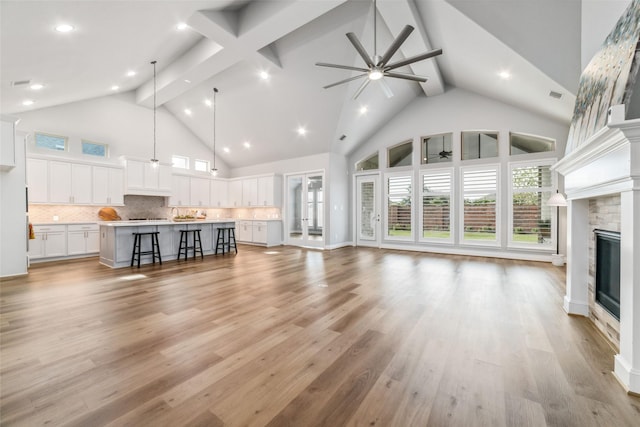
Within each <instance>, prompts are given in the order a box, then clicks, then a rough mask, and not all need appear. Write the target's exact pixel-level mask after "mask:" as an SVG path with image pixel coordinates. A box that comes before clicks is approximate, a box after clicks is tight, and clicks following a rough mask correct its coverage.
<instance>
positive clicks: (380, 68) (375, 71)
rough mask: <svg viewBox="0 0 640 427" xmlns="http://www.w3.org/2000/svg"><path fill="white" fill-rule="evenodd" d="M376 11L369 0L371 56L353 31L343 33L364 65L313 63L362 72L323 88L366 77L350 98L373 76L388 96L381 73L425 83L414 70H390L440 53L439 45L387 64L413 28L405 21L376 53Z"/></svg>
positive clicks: (389, 90) (362, 88)
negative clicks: (381, 49)
mask: <svg viewBox="0 0 640 427" xmlns="http://www.w3.org/2000/svg"><path fill="white" fill-rule="evenodd" d="M376 15H377V8H376V0H373V56H369V54H368V53H367V51H366V50H365V49H364V47H363V46H362V43H360V40H358V37H356V35H355V34H354V33H347V38H348V39H349V41H350V42H351V44H353V47H355V49H356V51H357V52H358V54H360V56H361V57H362V59H363V60H364V62H365V64H366V65H367V68H362V67H353V66H350V65H339V64H328V63H326V62H316V65H317V66H320V67H329V68H340V69H343V70H351V71H360V72H361V73H362V74H358V75H357V76H353V77H349V78H348V79H344V80H341V81H339V82H336V83H332V84H330V85H327V86H324V89H328V88H330V87H334V86H338V85H341V84H343V83H348V82H351V81H353V80H358V79H361V78H363V77H368V78H367V79H366V80H365V81H364V82H362V84H361V85H360V87H359V88H358V90H357V91H356V93H355V95H354V96H353V99H356V98H358V96H360V94H361V93H362V91H363V90H364V88H366V87H367V86H368V85H369V82H371V81H372V80H377V81H378V82H379V83H380V86H381V87H382V90H383V91H384V93H385V95H387V97H388V98H391V97H392V96H393V92H392V91H391V88H390V87H389V85H388V84H387V82H386V81H384V79H383V77H393V78H396V79H404V80H412V81H416V82H421V83H425V82H426V81H427V78H426V77H421V76H416V75H415V74H407V73H398V72H395V71H393V70H395V69H396V68H400V67H403V66H405V65H409V64H413V63H414V62H418V61H423V60H425V59H428V58H432V57H434V56H437V55H440V54H442V49H436V50H432V51H430V52H426V53H422V54H420V55H415V56H412V57H410V58H406V59H403V60H402V61H398V62H394V63H391V64H389V60H391V58H392V57H393V55H394V54H395V53H396V52H397V51H398V49H399V48H400V46H401V45H402V43H404V41H405V40H406V39H407V37H409V35H410V34H411V32H412V31H413V30H414V28H413V27H412V26H411V25H405V27H404V28H403V29H402V31H401V32H400V34H399V35H398V37H396V39H395V40H394V41H393V43H391V46H389V48H388V49H387V51H386V52H385V53H384V54H383V55H382V56H379V55H378V52H377V43H376V36H377V28H376V21H377V20H376Z"/></svg>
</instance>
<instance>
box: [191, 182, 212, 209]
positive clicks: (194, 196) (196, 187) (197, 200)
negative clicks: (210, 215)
mask: <svg viewBox="0 0 640 427" xmlns="http://www.w3.org/2000/svg"><path fill="white" fill-rule="evenodd" d="M209 181H210V179H208V178H197V177H191V197H190V200H191V206H197V207H209V206H211V203H210V198H211V194H210V192H211V191H210V189H209V186H210V184H209Z"/></svg>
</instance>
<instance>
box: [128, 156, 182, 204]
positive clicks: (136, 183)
mask: <svg viewBox="0 0 640 427" xmlns="http://www.w3.org/2000/svg"><path fill="white" fill-rule="evenodd" d="M171 184H172V179H171V166H169V165H165V164H159V165H157V167H153V166H152V165H151V162H148V161H141V160H132V159H127V160H126V168H125V194H135V195H139V196H170V195H171V190H172V188H171Z"/></svg>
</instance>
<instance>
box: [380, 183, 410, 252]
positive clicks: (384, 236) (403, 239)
mask: <svg viewBox="0 0 640 427" xmlns="http://www.w3.org/2000/svg"><path fill="white" fill-rule="evenodd" d="M394 176H408V177H409V178H411V192H410V197H411V234H410V235H409V236H407V237H402V236H389V178H391V177H394ZM383 182H384V223H383V227H384V229H383V230H382V233H381V234H382V240H385V241H392V242H415V232H416V224H415V222H416V218H415V215H414V211H415V173H414V172H413V170H404V171H397V172H395V171H394V172H387V173H385V174H384V181H383Z"/></svg>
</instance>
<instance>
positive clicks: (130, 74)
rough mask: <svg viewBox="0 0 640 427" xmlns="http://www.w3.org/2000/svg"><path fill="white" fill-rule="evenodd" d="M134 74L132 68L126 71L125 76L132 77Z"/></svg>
mask: <svg viewBox="0 0 640 427" xmlns="http://www.w3.org/2000/svg"><path fill="white" fill-rule="evenodd" d="M135 75H136V72H135V71H133V70H130V71H127V77H133V76H135Z"/></svg>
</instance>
